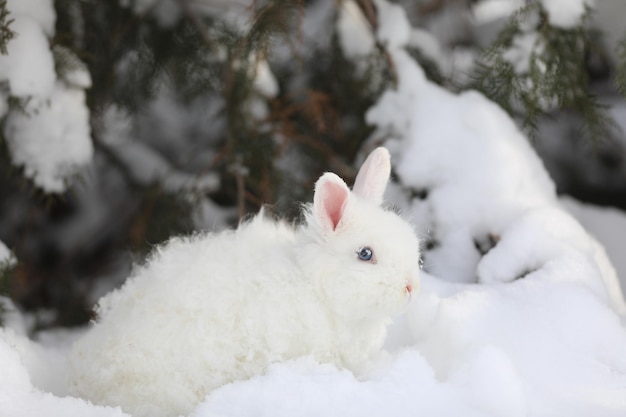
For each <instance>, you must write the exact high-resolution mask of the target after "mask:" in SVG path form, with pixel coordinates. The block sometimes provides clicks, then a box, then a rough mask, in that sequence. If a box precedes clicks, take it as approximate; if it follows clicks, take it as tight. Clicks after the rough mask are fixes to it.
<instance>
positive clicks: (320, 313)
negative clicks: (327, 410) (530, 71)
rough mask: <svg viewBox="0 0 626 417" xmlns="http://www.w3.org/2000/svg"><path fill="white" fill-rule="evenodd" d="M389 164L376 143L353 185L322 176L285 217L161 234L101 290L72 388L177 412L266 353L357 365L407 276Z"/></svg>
mask: <svg viewBox="0 0 626 417" xmlns="http://www.w3.org/2000/svg"><path fill="white" fill-rule="evenodd" d="M389 173H390V162H389V153H388V152H387V150H386V149H384V148H378V149H376V150H374V151H373V152H372V153H371V154H370V155H369V157H368V158H367V160H366V161H365V162H364V164H363V166H362V168H361V169H360V171H359V173H358V175H357V179H356V181H355V185H354V189H353V191H352V192H350V190H349V189H348V187H347V186H346V184H345V183H344V182H343V180H341V179H340V178H339V177H338V176H336V175H335V174H333V173H326V174H324V175H323V176H322V177H320V179H319V180H318V181H317V183H316V185H315V196H314V200H313V204H312V205H308V206H307V207H306V209H305V216H306V221H305V223H304V224H303V225H301V226H299V227H297V228H294V227H292V226H291V225H287V224H285V223H281V222H276V221H272V220H268V219H266V218H265V217H264V216H263V215H262V214H261V215H257V216H256V217H255V218H254V219H253V220H251V221H249V222H247V223H244V224H243V225H241V226H240V227H239V228H238V229H237V230H236V231H229V232H222V233H219V234H203V235H195V236H192V237H187V238H174V239H171V240H170V241H169V242H167V243H166V244H165V245H163V246H161V247H159V248H158V249H157V250H156V252H155V253H154V254H153V255H152V258H151V259H150V260H149V262H148V263H147V264H146V265H145V266H143V267H141V268H139V269H138V270H136V271H135V272H134V274H133V276H132V277H131V278H130V279H128V281H127V282H126V283H125V284H124V286H123V287H122V288H121V289H120V290H117V291H114V292H113V293H111V294H108V295H106V296H105V297H103V298H102V299H101V300H100V302H99V306H98V311H97V312H98V315H99V318H98V320H97V322H96V323H95V325H94V326H93V328H92V329H90V330H89V331H88V332H87V333H86V335H85V336H84V337H83V338H82V339H80V340H78V341H77V342H76V344H75V345H74V347H73V349H72V352H71V353H70V356H69V366H70V389H71V391H72V392H73V393H74V394H76V395H78V396H81V397H84V398H86V399H89V400H91V401H93V402H94V403H97V404H104V405H113V406H121V408H122V409H123V410H124V411H126V412H129V413H131V414H133V415H134V416H146V417H147V416H151V417H159V416H176V415H179V414H187V413H188V412H190V411H191V410H193V408H194V407H195V406H196V405H197V404H198V403H199V402H201V401H202V400H203V399H204V397H205V396H206V395H207V393H208V392H209V391H211V390H212V389H215V388H217V387H219V386H221V385H223V384H226V383H229V382H232V381H235V380H241V379H247V378H250V377H251V376H253V375H256V374H262V373H263V372H264V371H265V370H266V368H267V366H268V365H269V364H271V363H273V362H278V361H285V360H289V359H294V358H297V357H301V356H312V357H314V358H315V359H317V360H318V361H321V362H328V363H333V364H335V365H337V366H340V367H345V368H347V369H351V370H353V371H358V370H359V369H362V367H363V366H364V365H365V364H366V362H367V361H368V358H370V357H371V355H372V354H373V353H376V352H377V351H378V350H379V349H380V348H381V346H382V343H383V341H384V340H383V339H384V338H385V334H386V326H387V324H388V322H389V321H390V318H391V316H392V315H393V314H394V313H397V312H399V311H400V310H401V309H402V308H403V306H404V305H406V302H407V300H408V298H409V297H410V293H411V290H412V289H414V288H415V286H416V285H417V273H418V270H419V268H418V257H419V253H418V252H419V247H418V241H417V238H416V237H415V234H414V232H413V229H412V227H411V226H410V225H409V224H408V223H406V222H405V221H404V220H402V219H401V218H400V217H399V216H397V215H396V214H394V213H393V212H390V211H385V210H384V209H382V208H381V207H380V204H381V202H382V195H383V191H384V189H385V187H386V184H387V181H388V179H389Z"/></svg>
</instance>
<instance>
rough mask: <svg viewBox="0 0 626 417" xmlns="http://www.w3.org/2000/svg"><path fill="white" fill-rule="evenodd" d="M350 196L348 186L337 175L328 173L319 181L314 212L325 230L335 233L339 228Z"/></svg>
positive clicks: (314, 200) (314, 199) (314, 198)
mask: <svg viewBox="0 0 626 417" xmlns="http://www.w3.org/2000/svg"><path fill="white" fill-rule="evenodd" d="M349 195H350V190H349V189H348V186H347V185H346V183H345V182H343V180H342V179H341V178H339V177H338V176H337V175H335V174H332V173H326V174H324V175H323V176H322V177H321V178H320V179H319V180H318V181H317V183H316V185H315V196H314V197H313V212H314V214H315V217H316V218H317V220H318V221H319V223H320V225H321V226H322V228H323V229H324V230H326V231H334V230H335V229H336V228H337V226H338V225H339V223H340V222H341V219H342V218H343V215H344V209H345V206H346V203H347V201H348V196H349Z"/></svg>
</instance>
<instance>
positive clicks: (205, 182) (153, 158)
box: [101, 100, 219, 193]
mask: <svg viewBox="0 0 626 417" xmlns="http://www.w3.org/2000/svg"><path fill="white" fill-rule="evenodd" d="M162 106H167V107H165V108H161V107H162ZM155 107H156V110H157V111H159V112H160V113H161V114H162V115H163V118H167V117H172V112H171V111H170V110H171V109H172V107H171V103H169V102H167V101H163V100H160V101H157V102H156V103H155ZM101 117H102V121H103V130H104V132H103V134H102V138H101V141H102V144H103V145H104V146H106V147H107V148H108V149H109V151H110V152H112V153H113V154H114V155H115V156H116V157H117V158H118V159H119V160H120V161H121V162H122V163H123V164H124V166H125V167H126V169H127V170H128V173H129V175H130V177H131V178H132V179H133V181H135V182H137V183H138V184H141V185H143V186H150V185H154V184H157V183H159V184H161V185H162V186H163V188H164V190H165V191H168V192H171V193H176V192H179V191H183V190H196V191H200V192H211V191H214V190H216V189H217V186H218V185H219V176H218V175H217V174H215V173H213V172H208V173H205V174H202V175H197V176H194V175H190V174H188V173H186V172H182V171H180V170H178V169H176V168H175V167H173V166H172V165H171V164H170V163H169V161H168V160H167V159H166V158H165V157H164V156H162V155H160V154H159V153H158V152H157V151H156V150H154V149H153V148H151V147H150V146H148V145H146V144H144V143H142V142H141V141H138V140H136V139H135V138H134V136H133V134H132V126H131V122H130V119H129V118H128V116H127V115H126V114H125V113H124V111H123V110H122V109H120V108H118V107H115V106H111V107H109V108H107V109H106V110H105V111H103V113H102V115H101ZM171 127H172V126H171V125H170V126H169V128H170V129H171ZM174 131H175V129H174ZM172 137H174V134H173V133H172Z"/></svg>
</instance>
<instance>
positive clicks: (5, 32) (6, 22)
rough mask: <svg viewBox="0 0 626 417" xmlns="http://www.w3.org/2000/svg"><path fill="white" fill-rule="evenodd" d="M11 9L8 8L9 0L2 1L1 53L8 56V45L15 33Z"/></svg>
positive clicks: (0, 5) (0, 22)
mask: <svg viewBox="0 0 626 417" xmlns="http://www.w3.org/2000/svg"><path fill="white" fill-rule="evenodd" d="M9 15H10V13H9V9H8V8H7V0H0V53H1V54H2V55H7V54H8V53H9V51H8V50H7V44H8V43H9V41H10V40H11V39H13V37H15V32H13V31H12V30H11V23H13V19H9Z"/></svg>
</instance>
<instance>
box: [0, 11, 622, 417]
mask: <svg viewBox="0 0 626 417" xmlns="http://www.w3.org/2000/svg"><path fill="white" fill-rule="evenodd" d="M376 3H377V5H378V7H379V12H380V16H381V27H380V29H379V32H378V33H377V34H376V36H377V37H378V39H379V40H380V41H382V42H383V43H384V44H385V45H386V47H387V50H388V52H389V54H390V57H391V59H392V60H393V62H394V64H395V66H396V71H397V76H398V87H397V89H394V90H390V91H387V92H386V93H385V94H383V96H382V97H381V98H380V100H379V102H378V103H376V104H375V105H374V106H373V107H372V109H370V111H369V113H368V115H367V118H368V121H369V122H370V123H371V124H372V125H374V126H375V127H376V131H375V133H374V134H373V136H372V138H371V144H372V146H374V145H377V144H378V143H380V142H383V143H384V144H385V145H386V146H387V147H388V148H389V149H390V151H391V152H392V155H393V165H394V172H395V174H396V177H397V182H396V184H395V185H394V187H393V188H392V189H391V190H390V192H389V193H388V196H387V197H388V200H389V202H390V203H393V204H394V205H396V206H399V207H400V208H401V209H402V211H403V213H404V215H405V216H406V217H408V218H410V219H411V220H412V222H413V223H414V224H415V227H416V230H417V232H418V234H419V235H420V237H421V238H422V240H423V242H424V245H423V246H424V247H423V258H424V269H423V271H422V272H421V288H420V290H419V292H418V293H417V294H416V295H415V296H414V297H413V298H412V299H411V301H410V304H409V305H408V307H407V309H406V311H405V313H404V314H402V315H401V316H399V317H397V318H396V320H395V321H394V323H393V324H392V325H391V326H390V328H389V334H388V338H387V342H386V344H385V349H384V351H382V352H381V353H380V354H379V355H378V356H377V357H376V358H373V360H372V366H371V367H370V369H369V371H368V372H367V373H364V374H361V375H354V374H352V373H350V372H348V371H346V370H342V369H337V368H335V367H333V366H330V365H326V364H319V363H316V362H314V361H313V360H312V359H310V358H302V359H299V360H296V361H293V362H288V363H277V364H275V365H273V366H272V367H271V368H270V369H269V370H268V371H267V372H266V373H265V374H263V375H258V376H256V377H253V378H252V379H250V380H247V381H237V382H234V383H232V384H229V385H226V386H223V387H221V388H219V389H217V390H215V391H213V392H212V393H210V394H209V395H208V396H207V397H206V399H205V400H204V401H203V402H202V403H201V404H199V405H198V406H197V408H196V409H195V411H193V412H192V413H191V414H190V416H193V417H208V416H266V415H267V416H272V417H281V416H285V417H287V416H289V417H291V416H294V415H295V416H334V415H336V416H351V415H354V416H360V417H367V416H494V417H495V416H497V417H508V416H510V417H517V416H520V417H522V416H532V417H537V416H546V417H547V416H568V417H576V416H581V417H583V416H585V417H587V416H594V417H609V416H615V417H618V416H626V328H625V327H624V326H625V322H626V320H625V319H624V318H625V317H626V316H625V313H626V309H625V305H624V300H623V296H622V292H621V291H620V288H619V284H618V279H617V276H616V274H615V271H614V269H613V266H612V265H611V262H610V261H609V257H607V254H606V252H605V250H604V248H603V247H602V245H600V244H599V243H598V241H596V240H595V239H594V238H593V237H592V236H591V234H589V233H588V232H587V230H589V231H591V232H592V234H594V235H595V237H596V238H597V239H598V240H599V241H600V242H602V243H604V244H605V245H606V248H607V252H608V254H609V256H613V260H614V264H615V265H616V266H617V268H618V271H620V272H621V274H620V275H621V277H622V279H624V277H625V276H626V265H624V264H623V259H622V257H621V254H620V250H622V248H621V246H622V245H621V242H623V237H624V236H625V234H624V231H626V217H625V216H624V215H623V214H621V213H618V212H616V211H612V210H607V209H604V210H600V209H594V208H590V207H586V206H583V205H580V204H579V203H576V202H575V201H572V200H570V199H561V200H559V199H558V198H557V196H556V193H555V187H554V184H553V182H552V181H551V179H550V178H549V176H548V174H547V173H546V171H545V169H544V167H543V165H542V164H541V162H540V160H539V159H538V157H537V156H536V154H535V153H534V151H533V150H532V148H531V147H530V146H529V144H528V142H527V140H526V138H525V137H524V136H523V135H522V134H521V133H520V132H519V130H518V129H517V128H516V126H515V124H514V123H513V121H511V120H510V118H509V117H508V116H507V115H506V114H505V113H504V112H503V111H502V110H501V109H499V108H498V107H497V106H496V105H494V104H493V103H491V102H489V101H488V100H487V99H485V98H484V97H483V96H481V95H479V94H477V93H475V92H467V93H464V94H461V95H455V94H452V93H450V92H448V91H446V90H444V89H442V88H441V87H438V86H436V85H434V84H432V83H430V82H429V81H427V80H426V78H425V77H424V75H423V72H422V71H421V69H420V68H419V67H418V66H417V65H416V64H415V63H414V61H413V60H412V59H411V58H410V57H409V56H408V55H407V54H406V53H405V52H404V50H403V46H404V45H406V43H407V42H409V40H410V39H409V38H410V36H411V33H410V31H409V30H405V29H406V28H407V27H409V26H408V23H407V22H406V21H404V19H405V17H404V14H403V12H402V10H401V9H399V8H395V7H393V6H391V5H389V4H388V3H386V2H384V1H382V0H379V1H377V2H376ZM551 3H554V4H556V3H557V2H551ZM580 4H583V2H580ZM385 16H387V17H385ZM344 29H346V30H349V25H346V27H344ZM357 29H358V30H360V31H362V30H363V26H358V27H357ZM346 44H349V41H346ZM356 55H358V54H356ZM568 212H570V213H572V215H573V216H574V217H572V215H570V214H568ZM575 218H577V219H579V221H580V223H579V221H577V220H575ZM581 224H582V226H581ZM0 248H1V246H0ZM0 257H1V255H0ZM6 318H7V323H6V326H5V328H2V329H0V370H1V375H2V376H1V377H0V416H3V417H4V416H7V417H22V416H24V417H32V416H46V417H50V416H64V417H67V416H70V417H71V416H81V417H91V416H102V417H112V416H118V417H119V416H124V415H127V414H124V413H123V412H122V411H121V410H120V409H114V408H106V407H100V406H96V405H91V404H89V403H87V402H86V401H84V400H82V399H78V398H73V397H69V396H67V387H66V380H65V373H64V372H65V367H64V360H65V355H66V352H67V351H68V348H69V346H70V345H71V342H72V341H73V340H75V338H77V337H80V334H77V333H70V332H67V331H57V332H48V333H45V334H40V335H39V336H38V338H37V340H36V341H31V340H29V339H28V338H27V337H26V330H25V329H26V328H27V325H26V324H27V323H25V321H24V320H25V318H24V317H22V316H21V315H20V314H19V313H18V312H15V311H13V312H10V313H9V314H8V315H7V317H6Z"/></svg>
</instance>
